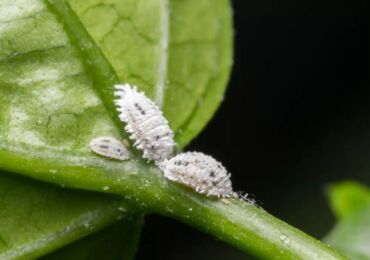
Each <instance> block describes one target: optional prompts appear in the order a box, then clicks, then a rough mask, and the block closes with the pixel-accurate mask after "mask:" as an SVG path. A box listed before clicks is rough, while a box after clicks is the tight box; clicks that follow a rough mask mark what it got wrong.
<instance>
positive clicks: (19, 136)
mask: <svg viewBox="0 0 370 260" xmlns="http://www.w3.org/2000/svg"><path fill="white" fill-rule="evenodd" d="M8 141H10V142H14V143H25V144H30V145H36V146H45V145H46V143H45V142H44V141H42V139H41V137H40V135H39V134H38V133H37V132H33V131H29V130H24V129H21V128H11V129H9V133H8Z"/></svg>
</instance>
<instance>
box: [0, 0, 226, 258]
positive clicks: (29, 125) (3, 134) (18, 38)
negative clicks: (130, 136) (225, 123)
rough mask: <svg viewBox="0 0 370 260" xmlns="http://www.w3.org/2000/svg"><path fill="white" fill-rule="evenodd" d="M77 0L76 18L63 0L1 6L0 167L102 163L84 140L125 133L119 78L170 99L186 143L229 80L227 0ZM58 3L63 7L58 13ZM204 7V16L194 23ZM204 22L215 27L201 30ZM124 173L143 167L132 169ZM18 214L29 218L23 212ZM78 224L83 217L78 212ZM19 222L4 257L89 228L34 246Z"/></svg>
mask: <svg viewBox="0 0 370 260" xmlns="http://www.w3.org/2000/svg"><path fill="white" fill-rule="evenodd" d="M70 2H71V4H72V6H73V9H74V10H75V11H76V12H77V14H78V16H79V17H77V16H76V15H75V14H74V13H73V12H72V10H70V9H69V8H68V6H67V5H65V4H64V2H62V1H55V2H53V1H50V3H51V4H50V5H47V4H46V2H45V1H41V0H29V1H28V0H27V1H24V0H16V1H8V0H4V1H2V3H1V6H0V14H1V16H0V34H1V37H0V149H1V150H2V151H4V152H5V153H6V154H8V155H9V154H11V155H10V157H7V156H3V157H0V165H1V167H2V168H5V169H9V170H11V171H13V172H22V171H23V173H25V172H27V173H29V174H28V175H29V176H31V177H38V174H39V173H40V172H43V171H44V170H45V165H46V164H43V165H38V164H37V160H36V159H35V160H34V161H33V162H32V160H31V164H29V165H27V166H26V167H24V165H23V166H22V163H23V161H24V160H27V158H29V157H30V156H31V157H33V158H38V157H43V156H47V157H48V158H49V159H50V161H53V160H55V159H57V160H58V161H59V162H63V161H64V159H67V158H68V157H69V158H73V161H74V164H75V163H76V164H78V165H81V166H83V165H84V163H85V162H87V161H90V162H94V164H97V165H98V164H101V163H102V162H104V160H102V159H100V158H97V157H96V156H94V155H93V154H91V152H90V151H89V149H88V145H87V144H88V142H89V140H90V139H91V138H93V137H95V136H99V135H111V136H116V137H118V138H120V137H121V135H122V132H121V131H122V130H121V125H120V124H119V123H118V120H117V117H116V114H115V111H114V108H113V103H112V85H113V84H114V83H117V82H125V81H129V82H131V83H136V84H138V85H139V87H140V88H141V89H143V90H145V91H146V92H147V93H148V94H149V95H150V96H151V97H153V98H155V99H156V100H157V101H158V103H163V109H164V111H165V113H166V115H167V116H168V117H169V119H170V122H171V125H172V126H173V127H174V129H175V130H176V132H177V138H178V140H179V141H181V144H182V146H183V145H184V144H185V143H187V142H189V141H190V139H191V138H192V137H194V136H195V135H196V134H197V133H198V132H199V131H200V130H201V128H202V127H204V125H205V124H206V122H207V121H208V120H209V118H210V117H211V115H212V114H213V112H214V111H215V109H216V107H217V106H218V104H219V102H220V100H221V98H222V94H223V92H224V88H225V86H226V80H227V77H228V74H229V69H230V63H231V49H232V48H231V24H230V21H231V19H230V8H229V3H228V1H226V0H221V1H218V2H217V3H216V4H215V2H214V1H203V2H202V3H201V4H199V3H196V2H195V1H186V2H182V3H181V2H178V1H171V2H168V3H167V1H162V0H161V1H145V3H144V1H142V2H140V1H123V0H120V1H70ZM58 7H63V8H59V12H58V11H57V13H58V14H57V15H56V14H55V12H56V10H55V9H58ZM64 7H65V8H64ZM112 14H113V15H112ZM170 14H171V15H170ZM200 14H201V19H200V21H198V22H197V23H196V24H194V25H191V23H190V21H191V22H192V19H194V18H196V17H197V16H198V15H200ZM79 19H81V20H82V22H83V24H84V25H85V26H86V29H87V31H86V29H85V28H84V26H82V25H81V23H80V20H79ZM112 19H116V20H115V22H114V23H110V21H112ZM199 25H200V26H201V27H203V28H205V27H207V28H208V30H207V31H206V32H204V31H203V30H200V28H201V27H199ZM191 27H193V28H195V27H196V28H197V30H193V29H191ZM88 33H90V34H91V36H92V38H91V37H90V35H89V34H88ZM99 47H100V48H101V49H99ZM102 53H103V54H104V55H105V56H106V57H107V58H108V60H107V59H106V58H105V56H104V55H103V54H102ZM116 73H117V75H118V76H116ZM182 81H184V82H182ZM184 93H185V94H184ZM200 108H201V109H200ZM171 113H172V114H171ZM117 126H118V127H117ZM180 126H181V127H180ZM60 152H61V154H60ZM56 155H58V156H56ZM59 155H62V156H59ZM64 157H66V158H64ZM8 159H9V161H8ZM9 163H10V164H9ZM65 163H68V162H67V161H65ZM10 165H11V166H10ZM116 165H117V166H118V165H119V164H118V163H117V164H116ZM47 168H48V169H47V173H46V175H47V176H49V177H51V178H52V179H53V181H54V182H57V183H59V184H60V185H64V183H63V179H64V177H62V176H60V175H59V173H58V170H57V169H54V167H53V163H52V164H48V166H47ZM126 170H127V171H132V170H133V171H136V170H135V168H134V169H132V168H130V166H129V167H126ZM68 174H71V175H73V174H78V172H74V171H69V172H68ZM35 185H36V184H35ZM18 186H19V187H18ZM36 186H37V185H36ZM12 187H13V192H14V193H16V192H19V193H20V197H22V194H23V193H22V190H23V186H22V183H21V184H19V185H18V184H17V180H14V182H13V183H12ZM102 188H104V187H101V189H102ZM18 190H19V191H18ZM46 193H47V192H46ZM44 194H45V192H44V191H43V190H42V189H38V190H36V191H34V196H33V197H32V200H33V201H36V202H37V201H38V200H42V199H43V198H44ZM94 196H96V195H94ZM94 196H93V198H92V201H94ZM9 198H10V199H11V197H9ZM98 198H99V197H98ZM104 199H106V198H104ZM30 200H31V199H30ZM36 202H35V203H36ZM78 202H79V200H76V202H75V203H78ZM6 203H7V204H12V202H11V201H8V200H7V202H6ZM59 203H60V204H61V206H60V208H61V209H63V211H60V212H58V215H60V217H61V218H62V217H63V214H64V213H63V212H66V214H67V213H68V212H69V211H71V212H74V211H75V208H76V207H77V206H76V204H72V205H68V204H67V203H64V202H63V201H61V202H59ZM111 203H113V204H115V203H116V202H115V200H113V201H112V202H111ZM29 204H34V203H29ZM36 204H37V203H36ZM107 204H108V202H107ZM14 205H17V204H16V203H14ZM55 205H58V203H57V202H56V203H55ZM18 206H19V205H18ZM82 208H83V209H84V210H83V212H80V214H83V213H84V212H85V213H87V212H99V210H101V209H99V207H96V205H95V204H93V203H92V205H90V204H89V203H87V204H86V207H82ZM46 209H47V207H45V210H43V212H42V214H41V213H40V216H38V217H39V218H38V221H40V223H48V221H49V219H51V218H54V215H56V213H54V214H51V213H52V211H50V215H49V211H48V210H46ZM103 210H104V212H100V213H101V214H100V213H99V214H95V215H96V218H97V219H96V221H97V222H98V223H105V224H107V222H104V221H105V217H104V216H105V215H104V214H105V213H108V212H107V211H106V208H104V209H103ZM10 213H11V211H9V214H10ZM12 214H13V213H12ZM16 214H17V218H19V219H22V218H23V219H27V216H24V215H22V214H26V213H25V212H23V211H21V212H16ZM76 214H77V213H76ZM72 215H73V214H72V213H71V221H72ZM6 221H8V219H6V220H5V219H3V221H2V222H3V223H2V224H1V226H7V222H6ZM74 221H75V222H74V223H78V224H79V225H81V224H82V223H81V222H79V218H78V216H76V219H75V220H74ZM59 224H60V226H53V225H51V226H45V229H47V232H49V233H48V234H52V233H53V232H55V234H57V231H58V230H57V228H59V229H61V228H62V226H63V223H62V222H61V223H59ZM64 224H65V225H66V226H65V227H68V226H67V224H68V223H67V222H65V223H64ZM76 225H77V224H76ZM97 226H99V225H97ZM11 227H12V228H14V229H11ZM15 228H17V227H16V226H9V229H8V233H16V234H18V238H17V239H15V240H14V243H13V244H12V247H6V248H3V250H2V252H3V253H4V254H12V250H13V248H17V246H20V245H21V247H22V248H29V249H30V250H31V249H32V250H33V252H31V251H32V250H31V251H29V252H27V254H28V255H32V254H35V255H41V254H42V253H45V252H47V251H48V250H51V249H52V248H54V249H55V248H57V247H60V246H62V245H64V244H65V243H69V242H71V241H72V240H74V239H77V238H78V237H81V236H84V235H86V233H84V232H80V231H78V230H77V231H76V230H74V231H73V232H75V233H73V234H74V235H73V237H68V238H65V237H63V236H55V237H54V242H53V243H54V244H53V245H52V246H48V245H40V244H38V245H33V247H32V246H31V247H30V246H29V245H28V244H27V241H28V242H30V243H31V242H32V241H31V240H23V236H24V237H25V238H26V237H27V236H31V234H27V232H25V233H23V232H19V230H18V229H15ZM92 231H95V229H94V228H93V229H92V230H91V232H92ZM31 233H32V236H33V239H36V238H37V237H38V236H41V237H42V236H44V235H45V234H44V233H43V232H41V231H40V233H38V232H37V231H35V230H33V231H32V232H31ZM17 241H18V242H19V245H17V243H18V242H17ZM22 243H23V244H22ZM18 251H19V250H18ZM13 253H14V252H13Z"/></svg>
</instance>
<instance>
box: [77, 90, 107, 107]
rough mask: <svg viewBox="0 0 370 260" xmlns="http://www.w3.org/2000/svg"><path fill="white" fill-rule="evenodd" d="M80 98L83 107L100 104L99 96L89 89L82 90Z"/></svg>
mask: <svg viewBox="0 0 370 260" xmlns="http://www.w3.org/2000/svg"><path fill="white" fill-rule="evenodd" d="M81 100H82V105H83V106H84V107H96V106H99V105H101V104H102V102H101V100H100V99H99V97H98V96H97V95H96V93H95V92H94V91H93V90H91V89H86V91H84V94H83V96H81Z"/></svg>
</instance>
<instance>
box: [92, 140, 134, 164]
mask: <svg viewBox="0 0 370 260" xmlns="http://www.w3.org/2000/svg"><path fill="white" fill-rule="evenodd" d="M90 148H91V150H92V151H93V152H95V153H97V154H99V155H102V156H105V157H109V158H112V159H116V160H121V161H124V160H127V159H128V158H129V152H128V150H127V148H126V147H125V146H124V145H123V144H122V143H121V142H120V141H119V140H117V139H116V138H114V137H109V136H103V137H98V138H95V139H93V140H92V141H91V142H90Z"/></svg>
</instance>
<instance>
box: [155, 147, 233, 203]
mask: <svg viewBox="0 0 370 260" xmlns="http://www.w3.org/2000/svg"><path fill="white" fill-rule="evenodd" d="M159 167H160V169H161V170H162V171H163V173H164V177H166V178H167V179H169V180H171V181H175V182H178V183H181V184H183V185H186V186H188V187H191V188H193V189H194V190H195V191H197V192H199V193H202V194H206V195H207V196H216V197H231V196H233V194H234V193H233V190H232V186H231V180H230V174H228V173H227V171H226V169H225V168H224V167H223V166H222V164H221V163H220V162H218V161H216V160H215V159H213V158H212V157H211V156H208V155H205V154H203V153H199V152H186V153H181V154H178V155H177V156H175V157H173V158H171V159H169V160H165V161H163V162H161V163H160V164H159Z"/></svg>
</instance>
